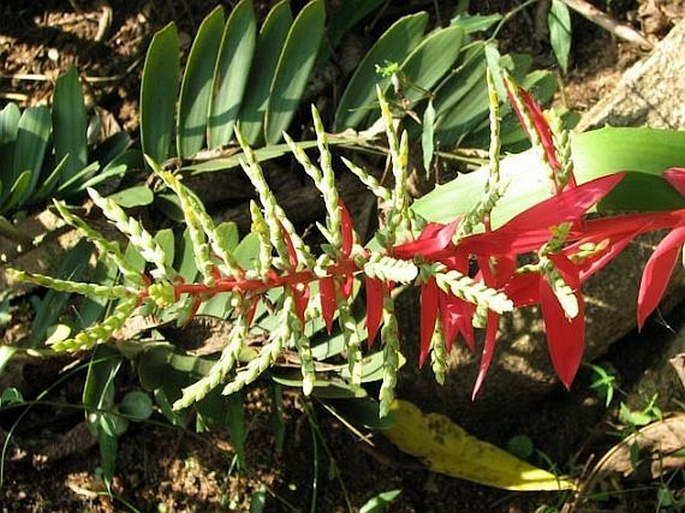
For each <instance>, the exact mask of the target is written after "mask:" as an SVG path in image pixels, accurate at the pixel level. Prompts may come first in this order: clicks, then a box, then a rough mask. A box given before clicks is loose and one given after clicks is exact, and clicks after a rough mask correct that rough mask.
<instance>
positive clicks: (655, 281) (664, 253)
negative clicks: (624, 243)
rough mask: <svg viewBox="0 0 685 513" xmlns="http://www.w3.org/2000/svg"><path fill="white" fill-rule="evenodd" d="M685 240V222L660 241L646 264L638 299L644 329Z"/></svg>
mask: <svg viewBox="0 0 685 513" xmlns="http://www.w3.org/2000/svg"><path fill="white" fill-rule="evenodd" d="M683 242H685V224H681V225H680V226H678V227H677V228H675V229H674V230H673V231H672V232H671V233H669V234H668V235H667V236H666V237H664V239H663V240H662V241H661V242H660V243H659V245H658V246H657V247H656V249H655V250H654V253H652V256H651V257H650V258H649V260H648V261H647V265H645V270H644V272H643V273H642V279H641V281H640V291H639V293H638V299H637V326H638V329H642V326H643V325H644V322H645V319H646V318H647V316H649V314H650V313H652V312H653V311H654V309H655V308H656V307H657V305H658V304H659V301H660V300H661V296H663V294H664V291H665V290H666V285H667V284H668V280H669V279H670V278H671V274H673V269H674V268H675V264H676V261H677V259H678V253H680V248H681V246H682V245H683Z"/></svg>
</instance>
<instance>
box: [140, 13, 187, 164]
mask: <svg viewBox="0 0 685 513" xmlns="http://www.w3.org/2000/svg"><path fill="white" fill-rule="evenodd" d="M180 67H181V63H180V53H179V42H178V32H177V30H176V25H175V24H173V23H170V24H169V25H167V26H166V27H164V28H163V29H162V30H160V31H159V32H157V33H156V34H155V35H154V37H153V38H152V42H151V43H150V46H149V48H148V50H147V56H146V57H145V65H144V66H143V77H142V80H141V84H140V144H141V146H142V147H143V153H145V154H146V155H149V156H150V157H151V158H152V160H154V161H155V162H164V161H165V160H166V159H167V157H169V150H170V148H171V140H172V137H173V129H174V113H175V111H176V98H177V96H178V85H179V74H180Z"/></svg>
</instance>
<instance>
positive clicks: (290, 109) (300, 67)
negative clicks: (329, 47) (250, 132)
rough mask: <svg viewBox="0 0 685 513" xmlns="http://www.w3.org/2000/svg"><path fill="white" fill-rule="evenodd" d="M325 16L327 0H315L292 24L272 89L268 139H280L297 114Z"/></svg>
mask: <svg viewBox="0 0 685 513" xmlns="http://www.w3.org/2000/svg"><path fill="white" fill-rule="evenodd" d="M325 17H326V11H325V6H324V1H323V0H313V1H312V2H309V3H308V4H307V5H306V6H305V7H304V8H303V9H302V11H300V14H298V15H297V18H295V21H294V22H293V24H292V26H291V27H290V31H289V32H288V37H287V38H286V40H285V45H284V46H283V51H282V52H281V55H280V57H279V59H278V64H277V65H276V72H275V74H274V78H273V81H272V82H271V87H270V89H269V102H268V104H267V107H266V117H265V126H264V135H265V140H266V142H267V143H270V144H273V143H277V142H278V141H279V140H280V139H281V137H282V132H283V131H284V130H285V129H286V128H288V125H290V121H291V120H292V118H293V116H294V115H295V111H296V110H297V107H298V106H299V104H300V99H301V98H302V94H303V93H304V89H305V87H306V85H307V81H308V80H309V75H310V73H311V71H312V69H313V68H314V64H315V62H316V56H317V54H318V53H319V46H320V44H321V39H322V38H323V34H324V21H325Z"/></svg>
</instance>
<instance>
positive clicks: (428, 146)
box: [421, 100, 435, 176]
mask: <svg viewBox="0 0 685 513" xmlns="http://www.w3.org/2000/svg"><path fill="white" fill-rule="evenodd" d="M434 137H435V109H434V108H433V101H432V100H429V101H428V106H427V107H426V110H425V111H423V127H422V131H421V149H422V150H423V169H425V171H426V176H429V175H430V168H431V162H433V153H434V152H435V144H434V143H435V141H434Z"/></svg>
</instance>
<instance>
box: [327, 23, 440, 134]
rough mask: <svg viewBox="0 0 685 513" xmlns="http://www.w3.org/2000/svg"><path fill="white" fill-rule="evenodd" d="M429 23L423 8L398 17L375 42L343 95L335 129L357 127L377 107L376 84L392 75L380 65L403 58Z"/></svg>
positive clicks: (383, 84)
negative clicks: (381, 71)
mask: <svg viewBox="0 0 685 513" xmlns="http://www.w3.org/2000/svg"><path fill="white" fill-rule="evenodd" d="M427 23H428V14H427V13H425V12H420V13H417V14H412V15H409V16H404V17H403V18H400V19H399V20H397V21H396V22H395V23H393V25H392V26H391V27H390V28H389V29H388V30H386V31H385V32H384V33H383V35H381V37H380V38H379V39H378V41H376V42H375V43H374V45H373V46H372V47H371V49H370V50H369V51H368V53H367V54H366V55H365V56H364V58H363V59H362V60H361V62H360V63H359V65H358V66H357V70H356V71H355V72H354V74H353V75H352V78H351V79H350V82H349V83H348V84H347V87H346V88H345V92H344V93H343V95H342V96H341V98H340V103H339V104H338V109H337V110H336V113H335V130H336V131H338V132H340V131H342V130H344V129H345V128H356V127H357V125H359V123H361V122H362V120H363V119H364V118H365V117H366V116H367V115H368V113H369V111H370V109H373V108H374V104H375V100H374V99H375V97H376V84H377V83H379V84H381V87H383V88H385V85H386V84H387V83H389V80H390V79H389V78H381V77H379V76H378V74H377V72H376V66H377V65H380V66H382V65H384V64H385V63H386V62H402V61H404V59H405V58H406V57H407V54H408V53H409V52H410V51H411V50H412V49H413V48H414V47H415V46H416V45H417V44H418V43H419V41H420V40H421V37H422V36H423V31H424V29H425V28H426V24H427Z"/></svg>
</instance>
